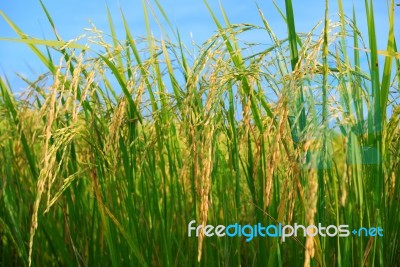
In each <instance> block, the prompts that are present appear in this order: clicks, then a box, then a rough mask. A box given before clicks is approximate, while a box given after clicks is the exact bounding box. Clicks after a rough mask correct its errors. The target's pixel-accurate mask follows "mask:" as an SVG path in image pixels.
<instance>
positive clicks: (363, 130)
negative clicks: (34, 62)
mask: <svg viewBox="0 0 400 267" xmlns="http://www.w3.org/2000/svg"><path fill="white" fill-rule="evenodd" d="M387 2H388V17H387V19H388V25H389V26H388V29H386V32H387V47H386V48H385V49H383V50H382V49H378V46H377V37H376V36H377V34H376V27H375V25H376V21H375V18H374V5H373V4H374V3H373V1H372V0H365V10H361V11H360V10H357V12H355V10H354V11H353V12H352V13H350V14H347V13H345V12H344V10H343V3H342V1H341V0H338V1H337V4H338V7H339V14H337V16H331V15H332V14H331V13H330V10H329V1H328V0H326V1H325V7H326V8H325V13H324V14H321V21H320V23H318V24H317V25H315V27H314V28H313V29H312V30H311V31H310V32H306V33H302V32H298V31H296V17H295V14H296V15H302V14H297V13H296V12H295V10H294V9H293V3H292V1H291V0H285V1H279V4H275V7H276V9H277V10H278V12H280V14H281V17H282V22H283V23H285V24H286V27H287V36H286V37H285V38H280V37H278V36H277V35H276V34H275V32H274V29H272V28H271V27H270V22H269V18H268V16H265V15H264V14H263V11H262V10H261V9H259V16H260V21H261V22H262V23H260V25H251V24H231V23H230V20H229V14H226V12H225V11H224V9H223V7H221V10H213V9H212V8H211V7H210V6H209V4H208V3H207V1H204V4H205V5H206V7H208V10H209V13H210V19H212V20H213V21H214V22H215V25H216V26H217V29H218V30H217V31H216V32H210V33H209V39H208V40H206V41H205V42H204V43H201V44H196V49H188V48H187V46H186V45H185V44H184V43H183V42H182V41H181V38H180V35H179V32H178V31H177V30H176V29H175V26H173V25H172V24H171V23H170V22H169V20H168V14H166V13H165V12H164V10H163V8H162V6H161V5H160V3H159V2H158V1H157V0H154V1H152V2H151V3H150V2H147V1H143V13H144V14H145V21H144V26H143V27H146V31H147V33H148V34H147V35H146V36H135V35H134V34H133V33H132V31H131V29H130V28H129V23H128V22H127V20H126V19H125V15H124V12H123V11H121V17H120V19H122V21H123V22H124V29H116V28H115V26H114V23H113V18H112V16H111V13H110V12H108V14H104V15H105V16H107V17H108V22H109V29H101V30H100V29H97V28H96V27H95V26H94V25H93V28H92V29H90V31H89V33H88V35H87V36H86V37H85V38H77V39H74V40H63V39H61V37H60V36H59V35H58V33H57V30H56V27H57V25H55V23H54V22H53V18H52V16H51V14H50V13H49V12H48V10H47V9H46V7H45V5H43V3H42V2H41V1H40V3H41V5H42V8H43V11H44V12H43V14H44V16H46V17H47V20H48V22H49V25H50V26H51V27H52V28H53V29H54V36H53V38H52V39H51V38H49V39H36V38H31V37H27V34H28V33H25V32H23V30H22V29H20V28H19V27H18V25H16V24H15V23H14V22H13V21H12V20H11V19H9V17H8V16H7V14H5V13H4V12H3V11H1V10H0V16H1V19H3V20H5V21H6V22H7V24H8V25H9V27H11V28H12V29H13V30H14V31H15V33H16V34H18V36H19V38H17V39H13V40H11V41H13V42H16V43H17V42H18V43H20V42H22V43H24V44H26V45H27V46H28V47H29V48H30V49H31V51H32V53H34V54H35V55H36V56H37V58H38V59H39V60H40V61H41V62H42V63H43V65H44V66H46V69H47V71H46V72H45V73H43V74H41V75H39V76H38V77H36V78H35V79H33V80H31V79H28V78H25V77H23V76H21V79H23V80H24V82H25V83H26V90H24V91H23V92H22V93H21V94H16V93H15V91H14V90H13V85H12V84H11V83H10V82H9V80H8V78H7V77H1V79H0V116H1V120H0V162H1V164H0V189H1V191H0V203H1V205H0V236H1V239H0V265H1V266H270V267H274V266H292V267H295V266H400V242H399V241H400V181H399V178H400V123H399V121H400V105H399V103H400V91H399V82H400V53H399V52H398V50H397V44H396V40H395V32H396V29H395V26H396V25H398V24H396V23H395V12H398V11H397V10H396V9H398V7H396V3H395V2H394V1H393V0H389V1H387ZM255 8H257V7H256V6H255ZM152 9H156V10H158V11H159V14H161V17H159V18H158V19H160V20H163V21H165V25H166V26H165V27H166V28H169V29H172V30H171V34H166V33H165V34H164V36H163V38H160V39H157V38H155V37H154V36H153V35H152V34H151V27H150V22H149V21H150V20H151V16H152V15H151V14H152V12H151V10H152ZM395 10H396V11H395ZM217 13H218V14H221V13H222V15H223V20H219V19H218V16H217V15H216V14H217ZM303 15H304V14H303ZM360 17H362V19H361V18H360ZM360 21H362V23H364V21H365V22H366V26H367V32H366V33H362V32H361V31H360V30H359V25H360V24H361V22H360ZM121 30H122V31H123V32H124V35H125V38H124V39H120V38H117V34H116V32H117V31H121ZM249 32H255V33H257V34H262V35H263V36H265V39H266V40H267V41H266V44H265V45H259V44H254V43H251V42H246V40H244V39H243V38H242V36H244V34H246V33H249ZM0 37H1V38H0V41H2V42H3V41H10V39H7V38H6V36H0ZM193 220H195V222H196V224H194V225H195V226H196V227H197V225H203V226H205V225H214V226H216V225H230V224H234V223H238V224H241V225H257V224H258V223H262V224H263V225H279V224H281V225H294V224H295V223H296V224H301V225H305V226H308V225H317V224H319V223H320V224H321V225H325V226H327V225H335V226H339V225H348V226H349V227H350V228H349V230H353V229H360V228H361V227H364V228H366V229H369V228H371V227H375V228H377V227H380V228H381V229H383V236H379V235H375V236H374V234H371V232H369V233H368V234H364V232H362V233H363V234H361V236H355V235H354V234H351V233H350V235H349V236H347V237H341V236H338V235H335V236H328V235H325V236H322V235H317V236H314V237H313V236H310V235H307V236H303V235H299V236H297V237H294V236H292V237H290V238H286V240H285V241H283V240H282V238H278V237H261V236H258V237H254V238H253V239H252V240H251V241H250V242H247V241H246V236H243V235H242V236H235V237H228V236H224V237H218V236H216V235H214V236H211V237H209V236H207V235H206V234H205V231H204V228H203V230H200V232H199V235H198V236H197V237H196V236H193V233H194V231H193V233H192V236H189V235H188V234H189V233H188V231H189V227H188V225H189V223H190V222H191V221H193Z"/></svg>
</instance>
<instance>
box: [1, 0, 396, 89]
mask: <svg viewBox="0 0 400 267" xmlns="http://www.w3.org/2000/svg"><path fill="white" fill-rule="evenodd" d="M148 1H150V3H151V4H152V6H153V7H154V8H155V9H156V5H155V4H154V2H153V1H152V0H148ZM141 2H142V1H140V0H119V1H117V0H107V1H99V0H84V1H82V0H81V1H77V0H68V1H66V0H57V1H54V0H43V3H44V4H45V6H46V8H47V9H48V11H49V13H50V14H51V16H52V18H53V20H54V23H55V25H56V28H57V31H58V33H59V35H61V37H62V38H63V39H64V40H70V39H73V38H76V37H78V36H80V35H82V34H85V31H84V28H90V27H91V25H90V23H89V21H91V22H93V24H94V25H96V27H97V28H98V29H101V30H103V31H105V32H107V33H109V27H108V20H107V13H106V6H108V7H109V9H110V11H111V14H112V16H113V20H114V24H115V27H116V29H117V31H118V35H119V36H120V37H121V39H122V38H123V37H124V34H123V33H124V28H123V23H122V20H121V15H120V9H122V10H123V12H124V15H125V17H126V18H127V20H128V23H129V25H130V28H131V30H132V35H133V36H145V22H144V17H143V8H142V3H141ZM159 2H160V4H161V5H162V6H163V8H164V10H165V12H166V14H167V15H168V17H169V20H170V21H171V23H172V24H173V26H174V27H176V28H177V29H179V32H180V35H181V37H182V40H183V42H185V43H186V44H190V43H192V42H195V43H197V44H201V43H202V42H204V41H205V40H206V39H207V38H209V37H211V35H212V34H213V33H214V32H215V31H216V26H215V24H214V22H213V20H212V18H211V15H210V13H209V12H208V11H207V8H206V6H205V4H204V2H203V1H202V0H169V1H168V0H160V1H159ZM208 2H209V4H210V6H211V7H212V9H213V10H214V12H215V13H216V14H217V16H218V17H219V18H220V19H221V21H223V19H222V16H221V12H220V8H219V5H220V4H221V5H222V6H223V7H224V9H225V11H226V13H227V15H228V17H229V19H230V21H231V23H249V24H255V25H260V26H261V25H262V21H261V18H260V16H259V14H258V11H257V5H258V6H259V7H260V8H261V10H262V12H263V13H264V16H265V17H266V19H267V20H268V22H269V23H270V26H271V27H272V29H273V30H274V32H275V33H276V34H277V35H278V37H284V36H285V35H286V34H287V30H286V25H285V23H284V21H283V20H282V17H281V16H280V15H279V13H278V12H277V10H276V8H275V7H274V5H273V3H272V0H264V1H257V0H256V1H243V0H220V1H213V0H208ZM336 2H337V1H332V2H331V3H330V17H331V19H334V20H335V19H336V20H337V19H338V16H337V6H336ZM343 2H344V3H343V4H344V8H345V10H346V13H347V14H352V6H353V4H354V7H355V10H356V13H357V16H358V19H359V21H358V24H359V25H358V26H359V27H360V28H361V31H362V32H364V33H366V22H365V14H364V13H365V9H364V1H363V0H354V1H348V0H344V1H343ZM276 3H277V4H278V5H279V6H280V8H282V10H284V1H283V0H276ZM324 4H325V1H321V0H293V5H294V12H295V21H296V30H297V32H309V31H310V30H311V29H312V27H313V26H314V25H315V24H316V23H317V22H318V21H319V20H321V19H323V17H324ZM374 5H375V19H376V28H377V35H378V46H379V49H382V50H384V49H385V47H386V43H385V42H384V41H385V40H387V33H388V27H387V21H388V16H387V6H386V1H383V0H377V1H374ZM397 9H398V10H396V15H395V19H396V20H397V21H398V20H399V13H400V12H399V11H400V7H398V8H397ZM0 10H1V11H2V12H4V13H5V14H6V15H7V16H8V17H9V18H10V19H11V20H12V21H13V22H14V23H15V24H17V25H18V26H19V27H20V28H21V29H22V30H23V31H24V32H25V33H26V34H28V35H29V36H32V37H36V38H46V39H55V38H54V35H53V34H52V31H51V27H50V25H49V23H48V21H47V19H46V16H45V13H44V12H43V10H42V9H41V6H40V2H39V1H38V0H1V1H0ZM159 18H160V21H161V23H162V24H163V25H164V24H165V23H164V22H163V20H162V18H161V16H159ZM397 21H396V22H395V23H396V26H397V25H398V22H397ZM164 27H165V28H167V26H166V25H164ZM152 31H153V33H154V34H155V35H156V36H157V34H158V33H159V31H158V29H157V25H156V24H155V23H154V21H153V23H152ZM16 37H17V34H16V33H15V32H13V30H12V29H11V28H10V27H9V25H8V24H7V23H6V21H5V20H4V19H3V18H2V17H1V16H0V38H16ZM244 37H245V38H246V41H249V42H264V43H266V42H267V39H266V36H264V35H262V34H260V33H259V32H254V33H252V34H249V35H245V36H244ZM45 71H46V69H45V67H44V66H43V65H42V64H40V63H39V61H38V59H37V58H36V56H35V55H34V54H33V53H32V52H31V51H30V50H29V48H27V46H26V45H24V44H16V43H12V42H7V41H0V75H1V76H3V77H4V76H7V78H8V79H9V81H10V83H11V84H12V85H13V86H15V87H17V89H22V88H23V87H24V86H25V84H24V83H23V82H22V81H21V80H20V79H19V78H18V77H17V76H16V73H21V74H22V75H25V76H26V77H35V76H37V75H39V74H41V73H43V72H45ZM14 89H15V88H14Z"/></svg>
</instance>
